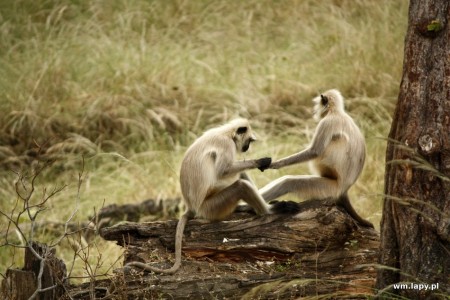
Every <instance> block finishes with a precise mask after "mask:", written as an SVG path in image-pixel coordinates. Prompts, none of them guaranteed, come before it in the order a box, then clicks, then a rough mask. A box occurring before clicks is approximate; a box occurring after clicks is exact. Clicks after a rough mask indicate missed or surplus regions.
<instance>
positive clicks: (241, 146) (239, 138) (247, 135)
mask: <svg viewBox="0 0 450 300" xmlns="http://www.w3.org/2000/svg"><path fill="white" fill-rule="evenodd" d="M233 140H234V143H235V144H236V150H238V151H241V152H247V150H248V149H249V148H250V144H251V143H252V142H254V141H255V140H256V138H255V136H254V135H253V133H252V131H251V129H250V128H248V127H239V128H238V129H237V130H236V134H235V136H234V138H233Z"/></svg>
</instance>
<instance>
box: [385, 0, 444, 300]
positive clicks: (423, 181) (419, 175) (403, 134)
mask: <svg viewBox="0 0 450 300" xmlns="http://www.w3.org/2000/svg"><path fill="white" fill-rule="evenodd" d="M449 19H450V1H448V0H425V1H424V0H422V1H420V0H411V2H410V7H409V23H408V29H407V34H406V39H405V51H404V65H403V78H402V82H401V86H400V93H399V97H398V103H397V107H396V110H395V113H394V118H393V123H392V127H391V131H390V133H389V141H388V147H387V151H386V174H385V199H384V207H383V218H382V222H381V245H380V258H379V263H380V264H381V265H382V266H384V267H381V268H380V269H379V271H378V276H377V288H379V289H381V290H382V292H384V294H383V293H380V294H383V295H387V294H388V293H392V294H395V295H401V296H404V297H407V298H410V299H425V298H427V299H428V297H437V298H439V297H445V295H447V296H448V295H449V293H450V282H449V278H450V277H449V271H450V46H449V41H450V28H449V25H448V21H449ZM396 283H405V284H407V286H403V287H401V288H400V289H399V286H397V285H395V284H396ZM411 284H439V289H436V290H434V291H430V290H429V289H428V290H425V289H422V290H419V288H420V286H414V285H411ZM423 287H424V286H423Z"/></svg>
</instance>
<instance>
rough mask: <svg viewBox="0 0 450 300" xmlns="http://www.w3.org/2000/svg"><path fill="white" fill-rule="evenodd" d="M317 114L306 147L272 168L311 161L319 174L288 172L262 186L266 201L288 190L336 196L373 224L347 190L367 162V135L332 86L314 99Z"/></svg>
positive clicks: (312, 196) (310, 195)
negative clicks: (354, 207) (288, 173)
mask: <svg viewBox="0 0 450 300" xmlns="http://www.w3.org/2000/svg"><path fill="white" fill-rule="evenodd" d="M313 101H314V103H315V106H314V118H315V119H316V120H317V121H319V123H318V125H317V128H316V131H315V133H314V136H313V138H312V142H311V145H310V146H309V147H308V148H306V149H305V150H303V151H301V152H299V153H296V154H293V155H291V156H288V157H285V158H282V159H280V160H278V161H275V162H273V163H272V164H271V165H270V167H269V168H271V169H279V168H282V167H285V166H289V165H292V164H298V163H302V162H306V161H311V163H310V167H311V169H312V172H313V173H314V174H317V175H306V176H305V175H287V176H283V177H281V178H279V179H277V180H274V181H273V182H270V183H269V184H267V185H266V186H265V187H263V188H262V189H260V190H259V192H260V194H261V195H262V197H263V198H264V199H265V200H266V201H271V200H273V199H276V198H277V197H280V196H282V195H284V194H287V193H296V194H298V195H299V196H301V197H302V198H305V199H325V198H331V199H336V204H337V205H339V206H341V207H343V208H345V209H346V210H347V212H348V213H349V214H350V215H351V216H352V217H353V218H354V219H355V220H356V221H357V222H358V223H359V224H361V225H363V226H366V227H373V225H372V224H371V223H370V222H368V221H366V220H364V219H363V218H361V217H360V216H359V215H358V214H357V213H356V211H355V210H354V209H353V207H352V205H351V203H350V201H349V198H348V194H347V191H348V189H349V188H350V187H351V186H352V185H353V184H354V183H355V181H356V179H357V178H358V176H359V175H360V173H361V171H362V168H363V166H364V159H365V155H366V146H365V141H364V137H363V135H362V133H361V131H360V130H359V128H358V126H357V125H356V124H355V122H353V119H352V118H351V117H350V116H349V115H348V114H347V113H346V112H345V110H344V98H343V97H342V95H341V93H340V92H339V91H338V90H329V91H327V92H325V93H324V94H322V95H320V96H319V97H316V98H314V99H313Z"/></svg>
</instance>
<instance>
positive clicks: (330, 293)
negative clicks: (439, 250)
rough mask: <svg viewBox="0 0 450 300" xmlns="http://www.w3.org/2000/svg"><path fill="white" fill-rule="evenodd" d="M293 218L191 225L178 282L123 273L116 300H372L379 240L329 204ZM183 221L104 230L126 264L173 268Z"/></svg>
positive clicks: (307, 205) (308, 206) (242, 216)
mask: <svg viewBox="0 0 450 300" xmlns="http://www.w3.org/2000/svg"><path fill="white" fill-rule="evenodd" d="M302 206H303V209H302V211H301V212H300V213H298V214H296V215H293V216H286V215H268V216H263V217H257V216H252V215H249V214H246V213H235V214H234V215H233V218H232V219H230V220H227V221H222V222H207V221H202V220H191V221H189V222H188V224H187V226H186V229H185V234H184V240H183V262H182V266H181V268H180V270H179V271H178V272H177V273H176V274H175V275H162V274H153V273H146V272H143V271H141V270H138V269H136V270H134V269H133V270H131V271H129V272H126V273H124V272H123V270H122V269H119V270H116V273H117V277H116V278H117V280H116V282H113V284H114V285H116V288H115V289H114V288H113V289H110V290H109V293H111V296H114V294H116V295H118V293H121V294H123V293H126V295H127V297H128V298H130V299H154V298H158V299H159V298H163V299H166V298H170V299H291V298H297V297H305V296H325V297H330V298H341V297H346V298H354V299H360V298H363V299H364V298H366V297H367V296H370V295H373V287H374V283H375V274H376V271H375V268H374V266H373V265H374V264H376V262H377V252H378V246H379V235H378V233H377V232H376V231H375V230H373V229H371V228H363V227H359V226H358V225H357V224H356V223H355V221H354V220H353V219H351V217H350V216H349V215H348V214H347V213H346V212H345V211H341V210H340V209H339V208H337V207H336V206H334V205H333V204H332V203H330V202H328V201H313V202H311V201H310V202H303V204H302ZM176 225H177V221H176V220H171V221H166V222H150V223H141V224H139V223H131V222H126V223H122V224H118V225H115V226H113V227H108V228H103V229H102V230H101V235H102V237H103V238H104V239H106V240H110V241H116V242H117V243H118V244H119V245H121V246H123V247H126V249H127V251H126V254H125V258H124V260H125V263H127V262H130V261H133V260H138V261H143V262H147V263H153V264H155V265H156V266H158V267H164V268H168V267H170V266H171V264H172V261H173V251H174V236H175V228H176Z"/></svg>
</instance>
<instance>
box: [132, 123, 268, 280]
mask: <svg viewBox="0 0 450 300" xmlns="http://www.w3.org/2000/svg"><path fill="white" fill-rule="evenodd" d="M253 141H255V136H254V135H253V133H252V130H251V127H250V124H249V122H248V120H246V119H236V120H233V121H231V122H230V123H228V124H225V125H222V126H220V127H216V128H213V129H210V130H208V131H206V132H205V133H204V134H203V135H202V136H200V137H199V138H198V139H197V140H196V141H195V142H194V143H193V144H192V145H191V146H190V147H189V148H188V150H187V151H186V154H185V156H184V159H183V162H182V163H181V170H180V184H181V191H182V194H183V198H184V201H185V204H186V212H185V213H184V214H183V216H182V217H181V219H180V220H179V222H178V225H177V230H176V236H175V264H174V265H173V266H172V267H171V268H170V269H159V268H155V267H152V266H150V265H147V264H144V263H141V262H131V263H128V264H127V266H136V267H139V268H142V269H145V270H148V271H153V272H159V273H167V274H172V273H175V272H176V271H177V270H178V268H179V267H180V265H181V244H182V238H183V231H184V227H185V225H186V222H187V221H188V220H189V219H190V218H193V217H194V216H197V217H200V218H204V219H208V220H223V219H225V218H226V217H228V216H229V215H230V214H231V213H232V212H233V211H234V210H235V208H236V206H237V204H238V202H239V201H240V200H243V201H245V202H247V204H249V205H250V206H251V207H253V209H254V210H255V211H256V213H257V214H259V215H263V214H268V213H270V206H269V205H268V204H267V203H266V202H265V201H264V199H263V198H262V197H261V196H260V195H259V194H258V190H257V188H256V187H255V186H254V185H253V184H252V183H251V182H250V181H248V180H245V179H241V178H240V174H241V173H242V172H244V171H246V170H249V169H254V168H259V169H260V170H261V171H262V170H264V169H266V168H267V167H268V166H269V165H270V163H271V159H270V158H261V159H250V160H240V161H237V160H236V153H237V152H238V151H239V152H246V151H247V150H248V149H249V147H250V144H251V143H252V142H253Z"/></svg>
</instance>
